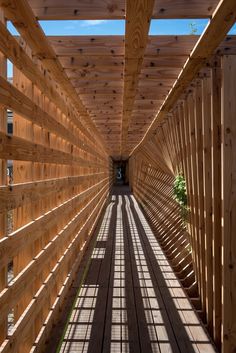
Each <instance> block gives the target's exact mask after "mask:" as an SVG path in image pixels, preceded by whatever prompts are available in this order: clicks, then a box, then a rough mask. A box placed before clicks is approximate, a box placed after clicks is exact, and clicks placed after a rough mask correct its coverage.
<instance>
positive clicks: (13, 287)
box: [0, 185, 107, 322]
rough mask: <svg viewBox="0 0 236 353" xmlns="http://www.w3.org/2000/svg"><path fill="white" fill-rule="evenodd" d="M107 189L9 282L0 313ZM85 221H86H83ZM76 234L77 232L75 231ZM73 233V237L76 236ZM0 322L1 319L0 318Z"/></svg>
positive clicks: (13, 301)
mask: <svg viewBox="0 0 236 353" xmlns="http://www.w3.org/2000/svg"><path fill="white" fill-rule="evenodd" d="M106 190H107V185H105V186H103V188H102V189H101V190H100V191H99V192H98V193H97V194H96V196H95V197H94V198H93V199H92V200H91V201H90V202H89V203H87V204H86V206H85V207H84V208H83V209H82V210H81V211H80V212H79V213H78V214H77V215H76V216H75V217H74V218H73V219H72V220H71V221H70V222H69V223H68V224H67V225H66V226H65V227H64V228H63V230H60V232H59V233H58V234H55V236H54V238H53V239H52V240H51V241H50V242H49V243H48V244H47V245H46V246H45V248H44V249H43V250H42V251H41V252H40V253H39V254H38V255H37V256H36V257H35V258H34V259H33V260H32V261H31V262H30V263H29V264H28V266H27V267H26V268H25V269H24V270H23V271H22V272H21V273H20V274H19V275H18V276H17V277H16V278H15V279H14V281H13V282H12V283H10V284H9V286H8V288H7V289H6V290H5V291H3V293H2V294H1V296H0V306H1V313H2V315H3V317H4V314H6V313H8V312H9V311H10V309H11V308H12V307H14V306H15V305H16V303H17V301H18V300H19V298H20V297H21V296H22V295H23V294H24V291H25V290H26V289H27V286H30V284H31V283H32V281H33V280H34V278H35V277H36V276H37V275H38V274H39V273H40V272H41V269H42V267H43V266H47V264H48V262H50V261H51V259H50V257H51V256H52V257H53V255H54V254H55V253H56V252H57V250H58V248H59V247H60V248H63V244H64V242H65V241H66V238H69V236H70V235H71V234H74V232H75V230H76V229H77V228H78V224H79V221H81V220H83V217H84V213H86V211H87V210H88V209H89V207H90V206H91V205H93V207H94V208H95V205H96V202H98V199H99V197H101V195H102V194H103V193H104V191H106ZM85 223H86V221H85ZM75 234H76V235H77V233H75ZM76 235H75V237H76ZM0 322H1V319H0Z"/></svg>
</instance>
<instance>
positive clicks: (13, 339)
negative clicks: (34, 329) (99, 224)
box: [1, 199, 103, 353]
mask: <svg viewBox="0 0 236 353" xmlns="http://www.w3.org/2000/svg"><path fill="white" fill-rule="evenodd" d="M102 202H103V199H101V201H100V202H99V203H98V204H97V206H95V208H94V210H93V211H92V213H91V215H90V216H89V218H88V220H87V222H86V223H88V224H89V223H91V222H92V220H93V216H94V213H95V212H96V211H97V208H98V207H99V206H101V204H102ZM83 229H85V230H86V225H84V226H83V228H82V229H81V231H80V232H79V233H77V234H76V236H75V238H74V239H73V240H72V242H71V243H70V244H69V246H68V247H67V249H66V250H65V252H64V254H63V256H62V257H61V258H60V260H59V261H58V262H57V264H56V266H55V267H54V268H53V269H52V271H51V273H50V274H49V276H48V278H47V279H46V280H45V282H44V283H43V284H42V286H41V287H40V289H39V290H38V292H37V293H36V295H35V296H34V298H33V299H32V301H31V303H30V304H29V305H28V307H27V309H26V311H25V313H24V315H23V317H22V318H21V320H19V322H18V323H17V324H16V325H15V327H14V330H13V332H12V334H11V335H9V336H8V339H7V340H6V341H5V343H4V344H3V349H2V352H1V353H7V352H10V351H11V352H12V353H13V352H17V347H18V344H19V340H21V339H22V336H23V337H24V335H25V334H26V332H27V329H28V327H27V326H28V325H30V323H31V322H32V321H33V320H34V318H35V317H36V316H37V314H38V312H39V311H40V310H41V309H42V307H43V305H44V303H45V301H46V300H47V295H48V294H49V293H50V290H51V288H52V287H53V286H54V285H55V281H57V278H58V275H59V274H60V273H63V271H64V267H65V266H67V264H68V262H69V261H70V260H71V259H72V258H75V256H77V255H78V250H77V248H76V245H78V243H79V240H80V238H81V236H82V234H83ZM16 300H17V298H16ZM19 332H21V335H22V336H21V335H20V336H19Z"/></svg>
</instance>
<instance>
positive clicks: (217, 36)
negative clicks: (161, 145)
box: [131, 0, 236, 154]
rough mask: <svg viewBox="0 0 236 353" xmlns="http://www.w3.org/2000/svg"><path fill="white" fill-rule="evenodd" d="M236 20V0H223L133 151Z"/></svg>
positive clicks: (194, 75)
mask: <svg viewBox="0 0 236 353" xmlns="http://www.w3.org/2000/svg"><path fill="white" fill-rule="evenodd" d="M235 21H236V2H235V0H221V1H220V2H219V4H218V6H217V8H216V10H215V12H214V13H213V16H212V19H211V21H210V22H209V24H208V25H207V27H206V29H205V31H204V32H203V34H202V35H201V37H200V38H199V40H198V42H197V43H196V45H195V47H194V48H193V50H192V52H191V54H190V55H189V58H188V59H187V61H186V63H185V65H184V67H183V69H182V71H181V73H180V74H179V77H178V80H176V82H175V83H174V85H173V87H172V88H171V90H170V92H169V93H168V95H167V97H166V99H165V100H164V102H163V104H162V105H161V107H160V109H159V111H158V113H157V114H156V116H155V118H154V120H153V121H152V123H151V125H150V126H149V128H148V130H147V132H146V134H145V136H144V137H143V139H142V140H141V142H140V143H139V144H138V145H137V146H136V147H135V148H134V149H133V151H132V152H131V154H132V153H134V152H137V151H138V150H140V148H142V146H143V145H144V143H145V142H146V141H148V140H149V139H150V137H151V136H152V135H153V133H154V132H155V130H156V128H157V127H158V124H159V123H160V122H161V121H162V120H163V119H164V117H165V116H166V114H167V113H169V112H170V111H171V109H172V108H173V106H174V104H175V103H176V102H177V100H178V99H179V98H180V96H181V94H182V93H183V92H184V89H186V88H187V86H188V85H189V84H190V83H191V81H192V80H193V79H194V78H195V77H196V75H197V73H198V72H199V71H200V69H201V68H202V66H203V65H204V64H205V63H206V62H207V60H209V59H210V57H211V56H212V55H213V54H214V52H215V51H216V49H217V47H218V46H219V45H220V43H221V42H222V41H223V39H224V38H225V37H226V35H227V33H228V31H229V30H230V28H231V27H232V26H233V24H234V23H235Z"/></svg>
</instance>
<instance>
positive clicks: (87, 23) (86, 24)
mask: <svg viewBox="0 0 236 353" xmlns="http://www.w3.org/2000/svg"><path fill="white" fill-rule="evenodd" d="M105 22H107V21H106V20H87V21H83V23H81V27H90V26H98V25H100V24H102V23H105Z"/></svg>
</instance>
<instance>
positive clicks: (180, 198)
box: [173, 174, 189, 227]
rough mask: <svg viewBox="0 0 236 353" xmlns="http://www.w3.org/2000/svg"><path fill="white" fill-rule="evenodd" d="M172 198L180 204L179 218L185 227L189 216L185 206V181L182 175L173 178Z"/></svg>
mask: <svg viewBox="0 0 236 353" xmlns="http://www.w3.org/2000/svg"><path fill="white" fill-rule="evenodd" d="M173 193H174V198H175V200H176V201H177V202H178V203H179V204H180V207H181V208H180V212H181V217H182V219H183V226H184V227H186V226H187V219H188V216H189V208H188V206H187V190H186V181H185V179H184V177H183V175H182V174H178V175H177V176H176V177H175V181H174V188H173Z"/></svg>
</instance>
